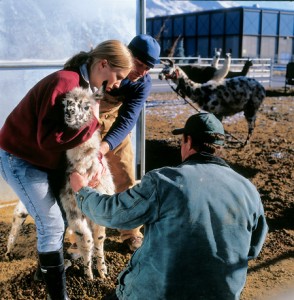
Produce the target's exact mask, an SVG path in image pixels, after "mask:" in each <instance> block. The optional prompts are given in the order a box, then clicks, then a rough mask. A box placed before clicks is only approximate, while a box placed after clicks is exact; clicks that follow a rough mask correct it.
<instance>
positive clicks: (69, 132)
mask: <svg viewBox="0 0 294 300" xmlns="http://www.w3.org/2000/svg"><path fill="white" fill-rule="evenodd" d="M61 73H62V74H61V75H60V74H59V73H56V75H55V77H53V75H54V74H52V79H51V81H50V82H47V81H44V82H40V84H39V85H40V86H39V87H37V88H35V91H34V94H35V95H34V96H33V97H34V98H37V99H38V100H37V101H38V104H39V105H36V114H37V118H38V126H37V133H36V134H37V139H38V143H39V146H40V148H42V149H45V150H51V151H58V152H59V151H64V150H67V149H71V148H74V147H76V146H78V145H80V144H81V143H83V142H85V141H86V140H88V139H89V138H90V137H91V136H92V135H93V133H94V132H95V131H96V130H97V129H98V126H99V122H98V120H97V118H96V117H95V116H93V119H92V122H90V123H89V124H87V125H85V126H83V127H82V128H80V129H72V128H69V127H68V126H66V125H65V123H64V107H63V104H62V101H63V99H64V97H65V95H66V93H67V92H69V91H71V90H72V89H74V88H75V87H77V86H78V80H79V75H78V74H76V73H75V72H61ZM68 73H70V74H68ZM72 77H73V78H72Z"/></svg>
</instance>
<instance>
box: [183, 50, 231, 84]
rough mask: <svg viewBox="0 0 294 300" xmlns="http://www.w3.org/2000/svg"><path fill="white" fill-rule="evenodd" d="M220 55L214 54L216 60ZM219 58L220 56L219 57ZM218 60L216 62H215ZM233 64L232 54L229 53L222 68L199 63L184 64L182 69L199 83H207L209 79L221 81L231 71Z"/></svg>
mask: <svg viewBox="0 0 294 300" xmlns="http://www.w3.org/2000/svg"><path fill="white" fill-rule="evenodd" d="M216 57H218V56H214V60H215V59H216ZM218 59H219V57H218ZM215 63H216V62H214V64H215ZM230 66H231V54H230V53H227V54H226V58H225V61H224V64H223V66H222V67H221V68H219V69H218V68H216V67H214V66H207V67H205V66H197V65H184V66H181V69H182V70H183V71H184V72H185V73H186V74H187V76H188V77H189V78H190V79H191V80H193V81H194V82H198V83H205V82H207V81H209V80H215V81H219V80H222V79H223V78H225V77H226V76H227V74H228V72H229V69H230Z"/></svg>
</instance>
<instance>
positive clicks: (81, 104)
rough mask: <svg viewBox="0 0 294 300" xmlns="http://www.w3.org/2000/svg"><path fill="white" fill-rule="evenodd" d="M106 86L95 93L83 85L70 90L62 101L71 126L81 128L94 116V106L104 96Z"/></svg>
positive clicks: (66, 117) (66, 121)
mask: <svg viewBox="0 0 294 300" xmlns="http://www.w3.org/2000/svg"><path fill="white" fill-rule="evenodd" d="M104 90H105V89H104V86H102V87H101V88H100V89H98V90H97V91H96V92H95V93H94V94H92V93H91V92H89V91H88V90H87V89H83V88H81V87H77V88H74V89H73V90H72V91H70V92H68V93H67V94H66V96H65V98H64V100H63V101H62V103H63V105H64V121H65V123H66V124H67V126H69V127H70V128H74V129H79V128H81V127H83V126H84V125H85V124H87V123H89V122H90V121H91V120H92V118H93V111H92V107H93V105H94V104H95V102H97V101H100V100H101V99H102V98H103V97H104Z"/></svg>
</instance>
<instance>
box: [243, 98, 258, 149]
mask: <svg viewBox="0 0 294 300" xmlns="http://www.w3.org/2000/svg"><path fill="white" fill-rule="evenodd" d="M256 112H257V110H256V108H255V107H254V104H253V103H252V102H251V101H250V102H248V103H247V105H246V106H245V108H244V116H245V119H246V121H247V124H248V134H247V138H246V140H245V142H244V146H245V145H247V144H249V141H250V138H251V136H252V134H253V130H254V127H255V120H256Z"/></svg>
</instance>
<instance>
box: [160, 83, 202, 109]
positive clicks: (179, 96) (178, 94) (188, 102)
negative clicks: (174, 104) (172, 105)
mask: <svg viewBox="0 0 294 300" xmlns="http://www.w3.org/2000/svg"><path fill="white" fill-rule="evenodd" d="M166 81H167V83H168V85H169V86H170V88H171V89H172V90H173V91H174V92H175V93H176V94H177V96H178V99H179V98H182V99H183V100H184V101H185V102H186V103H187V104H189V105H190V106H191V107H192V108H194V109H195V110H196V111H197V112H198V113H200V112H201V110H200V109H199V108H198V107H195V106H194V105H193V104H192V103H191V102H190V101H188V100H187V99H186V98H185V97H183V96H182V95H181V94H180V93H179V92H178V91H177V90H176V89H175V88H174V87H173V86H172V85H171V84H170V82H169V81H168V79H166Z"/></svg>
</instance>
